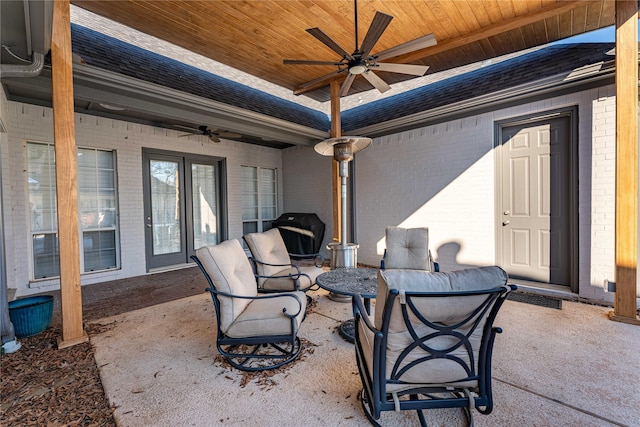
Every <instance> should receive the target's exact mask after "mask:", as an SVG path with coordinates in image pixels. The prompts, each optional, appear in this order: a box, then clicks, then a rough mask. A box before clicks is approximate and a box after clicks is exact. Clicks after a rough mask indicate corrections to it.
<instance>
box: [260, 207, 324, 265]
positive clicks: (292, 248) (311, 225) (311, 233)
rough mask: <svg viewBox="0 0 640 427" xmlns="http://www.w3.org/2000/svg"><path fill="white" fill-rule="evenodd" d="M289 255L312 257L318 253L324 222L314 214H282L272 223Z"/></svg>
mask: <svg viewBox="0 0 640 427" xmlns="http://www.w3.org/2000/svg"><path fill="white" fill-rule="evenodd" d="M272 225H273V227H278V229H279V230H280V234H281V235H282V240H284V244H285V246H286V247H287V251H288V252H289V253H291V254H301V255H312V254H317V253H318V252H320V246H321V245H322V240H323V239H324V222H322V221H320V218H318V215H316V214H314V213H291V212H288V213H283V214H282V215H280V216H279V217H278V219H276V220H275V221H273V224H272Z"/></svg>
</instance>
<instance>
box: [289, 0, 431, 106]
mask: <svg viewBox="0 0 640 427" xmlns="http://www.w3.org/2000/svg"><path fill="white" fill-rule="evenodd" d="M353 3H354V16H355V45H356V46H355V50H354V51H353V53H349V52H347V51H346V50H345V49H344V48H343V47H342V46H340V45H339V44H338V43H336V42H335V41H334V40H333V39H332V38H331V37H329V36H328V35H327V34H326V33H324V32H323V31H322V30H321V29H319V28H309V29H307V30H306V31H307V32H308V33H309V34H311V35H312V36H314V37H315V38H317V39H318V40H320V41H321V42H322V43H324V44H325V45H326V46H328V47H329V48H330V49H331V50H333V51H334V52H336V53H337V54H338V55H340V56H341V57H342V58H341V59H340V60H338V61H317V60H304V59H285V60H284V61H283V63H284V64H294V65H296V64H297V65H335V66H337V67H338V70H337V71H334V72H332V73H330V74H327V75H324V76H322V77H319V78H317V79H315V80H312V81H310V82H307V83H305V84H303V85H302V86H301V88H305V87H309V86H313V85H316V84H318V83H321V82H324V81H328V80H331V79H332V78H334V77H335V76H336V75H338V74H342V73H346V75H347V77H346V78H345V80H344V82H343V83H342V86H341V87H340V96H345V95H347V93H349V89H350V88H351V85H352V84H353V81H354V79H355V78H356V76H359V75H361V76H363V77H364V78H365V79H367V81H368V82H369V83H371V85H373V86H374V87H375V88H376V89H378V90H379V91H380V92H386V91H387V90H389V89H391V86H389V85H388V84H387V83H386V82H385V81H384V80H382V79H381V78H380V77H379V76H377V75H376V74H375V73H374V72H373V71H374V70H377V71H386V72H390V73H399V74H410V75H414V76H423V75H424V73H426V72H427V70H428V69H429V67H428V66H426V65H413V64H397V63H386V62H378V61H380V60H385V59H388V58H393V57H396V56H400V55H404V54H406V53H410V52H413V51H416V50H420V49H424V48H426V47H429V46H434V45H435V44H436V39H435V37H434V35H433V34H428V35H426V36H422V37H418V38H417V39H415V40H411V41H409V42H406V43H403V44H400V45H398V46H395V47H392V48H390V49H387V50H384V51H382V52H379V53H377V54H375V55H372V54H371V50H372V49H373V47H374V46H375V44H376V43H377V42H378V40H379V39H380V37H381V36H382V33H384V31H385V30H386V29H387V26H388V25H389V23H390V22H391V20H392V19H393V16H391V15H387V14H386V13H382V12H378V11H376V15H375V17H374V18H373V21H372V22H371V25H370V26H369V29H368V30H367V34H366V35H365V36H364V39H363V40H362V44H361V45H360V47H358V3H357V0H354V2H353Z"/></svg>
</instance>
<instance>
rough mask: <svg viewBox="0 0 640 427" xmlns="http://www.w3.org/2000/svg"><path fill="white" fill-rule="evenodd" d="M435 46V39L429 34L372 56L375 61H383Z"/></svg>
mask: <svg viewBox="0 0 640 427" xmlns="http://www.w3.org/2000/svg"><path fill="white" fill-rule="evenodd" d="M436 44H437V41H436V37H435V36H434V35H433V33H431V34H427V35H426V36H422V37H418V38H417V39H415V40H411V41H409V42H406V43H402V44H399V45H398V46H396V47H392V48H391V49H387V50H383V51H382V52H380V53H378V54H376V55H374V56H375V57H376V59H379V60H385V59H388V58H393V57H395V56H400V55H404V54H405V53H410V52H414V51H416V50H420V49H424V48H427V47H430V46H435V45H436Z"/></svg>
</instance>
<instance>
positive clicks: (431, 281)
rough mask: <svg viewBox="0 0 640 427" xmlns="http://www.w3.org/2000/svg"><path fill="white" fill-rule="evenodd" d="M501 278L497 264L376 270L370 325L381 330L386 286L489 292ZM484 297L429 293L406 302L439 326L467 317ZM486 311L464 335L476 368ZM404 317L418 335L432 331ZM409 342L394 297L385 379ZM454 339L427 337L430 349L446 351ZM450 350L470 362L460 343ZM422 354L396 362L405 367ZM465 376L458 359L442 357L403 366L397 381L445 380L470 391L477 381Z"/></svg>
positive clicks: (503, 274) (504, 278)
mask: <svg viewBox="0 0 640 427" xmlns="http://www.w3.org/2000/svg"><path fill="white" fill-rule="evenodd" d="M507 278H508V276H507V274H506V272H504V270H502V269H501V268H499V267H480V268H472V269H467V270H459V271H453V272H443V273H429V272H426V271H416V270H386V271H380V272H379V274H378V294H377V297H378V298H377V299H376V313H375V325H376V328H378V329H382V326H383V325H382V313H383V311H384V307H385V305H386V296H387V293H388V291H389V289H398V290H405V291H420V292H451V291H467V290H489V289H493V288H496V287H500V286H504V285H506V283H507ZM485 299H486V295H470V296H451V297H448V296H433V297H425V298H419V299H418V298H414V299H413V300H412V301H413V302H414V303H415V306H416V309H417V310H418V311H419V312H420V313H421V314H423V315H424V316H425V317H426V318H427V319H429V321H431V322H433V323H437V324H441V325H453V324H456V323H458V322H460V321H462V320H464V319H466V318H467V317H469V316H470V315H471V314H472V313H473V311H474V310H475V309H476V308H477V307H478V306H479V305H480V304H482V302H483V301H484V300H485ZM487 315H488V311H487V312H486V313H484V315H483V316H482V318H481V319H479V324H478V327H477V328H476V329H475V331H474V332H473V333H472V334H471V336H470V337H469V341H470V343H471V346H472V349H473V358H474V360H475V361H476V366H475V369H476V370H477V369H478V366H477V361H478V354H479V350H480V344H481V340H482V333H483V328H484V323H485V322H486V316H487ZM409 318H410V322H411V324H412V325H413V327H414V328H415V331H416V333H417V334H418V335H419V336H426V335H428V334H430V333H432V332H435V329H433V328H431V327H429V326H427V325H425V324H424V323H422V322H420V321H418V320H417V318H416V317H415V315H413V314H410V317H409ZM457 330H458V331H459V332H460V333H462V334H465V335H466V334H468V332H469V330H470V325H465V326H463V327H461V328H459V329H457ZM412 342H413V338H412V337H411V335H410V334H409V332H407V328H406V325H405V323H404V319H403V316H402V311H401V304H400V298H398V297H396V298H395V300H394V307H393V308H392V313H391V316H390V319H389V325H388V330H387V361H386V372H387V378H389V376H390V375H391V372H392V369H393V367H394V365H395V363H396V361H397V359H398V357H399V356H400V355H401V353H402V352H403V351H404V350H405V349H406V347H407V346H408V345H409V344H411V343H412ZM458 342H459V340H458V339H457V338H455V337H452V336H449V335H445V336H440V337H437V338H434V339H431V340H429V342H428V345H429V347H431V348H433V349H437V350H446V349H449V348H451V347H453V346H454V345H455V344H457V343H458ZM450 354H451V355H453V356H456V357H458V358H459V359H460V360H462V361H464V362H465V363H470V358H469V354H468V353H467V351H466V349H465V348H464V347H463V346H461V347H459V348H457V349H456V350H453V351H451V353H450ZM427 355H428V353H427V352H426V351H424V350H422V349H420V348H416V349H414V350H412V351H411V353H410V354H409V355H408V356H407V357H406V358H404V359H403V362H402V363H401V366H406V365H407V364H409V363H411V362H413V361H416V360H418V359H421V358H423V357H425V356H427ZM466 377H467V373H466V372H465V371H464V369H463V368H462V366H460V365H459V364H458V363H456V362H454V361H451V360H447V359H433V360H429V361H427V362H424V363H420V364H418V365H416V366H415V367H413V368H411V369H409V370H408V371H407V372H406V373H405V374H404V375H403V377H402V380H403V381H405V382H409V383H413V384H430V385H443V384H447V385H452V386H457V387H468V388H471V389H475V388H476V387H477V381H463V380H464V379H465V378H466ZM407 388H411V387H410V386H409V387H407V386H404V385H402V386H389V387H388V388H387V391H388V392H391V391H400V390H405V389H407Z"/></svg>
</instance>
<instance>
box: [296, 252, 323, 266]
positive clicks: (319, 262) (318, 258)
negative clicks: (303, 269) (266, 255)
mask: <svg viewBox="0 0 640 427" xmlns="http://www.w3.org/2000/svg"><path fill="white" fill-rule="evenodd" d="M289 257H290V258H292V259H295V260H299V259H312V260H313V265H314V266H316V267H318V268H320V267H322V266H323V265H324V257H323V256H322V255H320V254H293V253H289Z"/></svg>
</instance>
